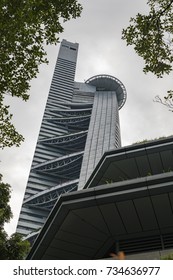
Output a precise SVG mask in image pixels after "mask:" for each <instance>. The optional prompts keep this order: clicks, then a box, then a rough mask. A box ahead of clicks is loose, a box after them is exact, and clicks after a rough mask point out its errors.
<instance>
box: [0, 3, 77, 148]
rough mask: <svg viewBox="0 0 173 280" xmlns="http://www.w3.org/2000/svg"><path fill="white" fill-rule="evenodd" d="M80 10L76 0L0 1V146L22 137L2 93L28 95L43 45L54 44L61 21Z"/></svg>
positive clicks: (43, 54) (42, 56)
mask: <svg viewBox="0 0 173 280" xmlns="http://www.w3.org/2000/svg"><path fill="white" fill-rule="evenodd" d="M81 11H82V7H81V5H80V4H79V3H78V1H77V0H50V1H47V0H20V1H19V0H1V1H0V36H1V42H0V49H1V51H0V73H1V78H0V147H1V148H3V147H5V146H12V145H19V144H20V142H21V141H22V140H23V137H22V136H21V135H20V134H19V133H18V132H17V131H16V129H15V127H14V126H13V125H12V124H11V119H12V115H11V114H10V113H9V106H5V105H4V104H3V100H4V95H5V94H9V95H11V96H16V97H20V98H22V99H23V100H25V101H26V100H27V99H28V98H29V95H28V90H29V88H30V81H31V79H33V78H35V77H36V75H37V73H38V66H39V65H40V64H41V63H48V61H47V59H46V52H45V50H44V44H56V43H57V42H58V41H59V38H58V34H59V33H62V32H63V26H62V23H63V22H65V21H68V20H70V19H71V18H77V17H79V16H80V14H81Z"/></svg>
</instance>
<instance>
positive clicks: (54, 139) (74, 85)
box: [17, 40, 126, 237]
mask: <svg viewBox="0 0 173 280" xmlns="http://www.w3.org/2000/svg"><path fill="white" fill-rule="evenodd" d="M77 52H78V44H77V43H71V42H68V41H66V40H63V41H62V43H61V46H60V50H59V55H58V59H57V62H56V66H55V70H54V75H53V78H52V83H51V87H50V91H49V95H48V99H47V103H46V108H45V112H44V116H43V120H42V124H41V128H40V132H39V137H38V141H37V145H36V150H35V154H34V158H33V162H32V166H31V170H30V175H29V179H28V183H27V187H26V191H25V195H24V199H23V203H22V208H21V213H20V217H19V221H18V226H17V232H19V233H21V234H22V235H24V236H30V237H32V236H33V237H34V236H35V235H37V234H38V231H39V230H40V229H41V228H42V226H43V225H44V223H45V221H46V219H47V217H48V215H49V213H50V211H51V210H52V208H53V207H54V205H55V203H56V201H57V200H58V198H59V197H60V196H61V194H63V193H66V192H71V191H74V190H78V189H79V190H81V189H82V188H83V187H84V185H85V183H86V181H87V180H88V178H89V177H90V175H91V174H92V171H93V170H94V168H95V166H96V165H97V163H98V162H99V160H100V158H101V156H102V155H103V154H104V152H105V151H108V150H111V149H114V148H118V147H120V146H121V139H120V126H119V113H118V110H119V109H120V108H121V107H122V106H123V105H124V103H125V100H126V90H125V87H124V86H123V84H122V83H121V82H120V81H119V80H118V79H117V78H115V77H112V76H110V75H97V76H94V77H92V78H90V79H88V80H87V81H86V82H85V83H79V82H74V77H75V70H76V61H77Z"/></svg>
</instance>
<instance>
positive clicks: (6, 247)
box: [0, 174, 30, 260]
mask: <svg viewBox="0 0 173 280" xmlns="http://www.w3.org/2000/svg"><path fill="white" fill-rule="evenodd" d="M10 192H11V187H10V185H9V184H5V183H3V182H2V175H1V174H0V260H20V259H24V257H25V256H26V254H27V252H28V251H29V247H30V244H29V242H28V241H26V240H25V241H24V240H22V237H21V235H20V234H18V233H14V234H12V236H11V237H8V235H7V233H6V232H5V230H4V224H5V223H7V222H9V221H10V219H11V218H12V212H11V208H10V206H9V200H10Z"/></svg>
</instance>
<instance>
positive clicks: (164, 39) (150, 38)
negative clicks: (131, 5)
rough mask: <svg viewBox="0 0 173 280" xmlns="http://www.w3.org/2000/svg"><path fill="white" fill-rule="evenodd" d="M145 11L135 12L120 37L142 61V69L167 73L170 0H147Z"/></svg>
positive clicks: (172, 34)
mask: <svg viewBox="0 0 173 280" xmlns="http://www.w3.org/2000/svg"><path fill="white" fill-rule="evenodd" d="M147 4H148V5H149V8H150V10H149V14H148V15H142V14H140V13H138V14H137V15H136V17H135V18H131V19H130V22H131V24H130V25H129V26H128V27H127V28H126V29H123V31H122V39H124V40H126V42H127V45H134V49H135V51H136V52H137V54H138V55H139V56H141V57H142V58H143V59H144V61H145V67H144V69H143V70H144V72H145V73H147V72H152V73H154V74H155V75H156V76H157V77H162V76H163V74H169V73H170V72H171V71H172V62H173V0H148V2H147Z"/></svg>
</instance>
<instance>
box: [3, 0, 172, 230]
mask: <svg viewBox="0 0 173 280" xmlns="http://www.w3.org/2000/svg"><path fill="white" fill-rule="evenodd" d="M146 2H147V0H140V1H139V0H129V1H128V0H81V1H80V3H81V4H82V5H83V12H82V15H81V18H79V19H76V20H71V21H70V22H68V23H65V24H64V28H65V29H64V32H63V34H61V35H60V39H61V40H62V39H66V40H68V41H71V42H78V43H79V54H78V63H77V72H76V81H79V82H83V81H84V80H86V79H88V78H90V77H92V76H94V75H97V74H110V75H113V76H115V77H116V78H118V79H119V80H121V82H122V83H123V84H124V85H125V87H126V90H127V101H126V103H125V105H124V107H123V108H122V109H121V110H120V124H121V138H122V145H123V146H125V145H130V144H132V143H134V142H137V141H140V140H143V139H153V138H157V137H161V136H169V135H171V134H173V133H172V118H173V113H171V112H169V111H168V109H167V108H166V107H164V106H162V105H160V104H158V103H155V102H153V99H154V97H155V96H156V95H157V94H159V95H160V96H164V93H165V92H166V91H167V90H169V89H171V88H172V89H173V85H172V79H171V75H170V76H169V77H168V76H167V77H166V76H165V77H164V78H163V79H157V78H156V77H154V75H152V74H148V75H145V74H144V73H143V71H142V68H143V61H142V59H141V58H139V57H138V56H137V55H136V53H135V51H134V50H133V47H127V46H126V43H125V41H122V40H121V32H122V29H123V28H124V27H126V26H127V25H128V23H129V18H130V17H131V16H135V15H136V14H137V13H138V12H142V13H143V12H146V11H147V6H146ZM58 50H59V45H57V46H51V47H47V52H48V59H49V61H50V62H49V65H44V66H41V67H40V73H39V75H38V77H37V78H36V79H35V80H33V81H32V83H31V90H30V100H29V101H28V102H24V101H21V100H19V99H17V98H10V97H9V98H8V100H7V101H8V102H10V104H11V111H12V112H13V113H14V124H15V126H16V127H17V129H18V130H19V131H20V133H22V134H23V135H24V137H25V142H24V143H23V144H22V145H21V147H19V148H5V149H4V150H3V151H2V152H1V162H0V169H1V171H0V172H1V173H2V174H3V177H4V178H3V179H4V181H5V182H6V183H9V184H10V185H11V186H12V188H13V191H12V198H11V207H12V211H13V214H14V218H13V220H12V221H11V223H10V224H8V225H7V226H6V230H7V232H8V233H9V234H11V233H13V232H14V231H15V229H16V224H17V220H18V216H19V211H20V208H21V204H22V199H23V195H24V191H25V187H26V183H27V179H28V175H29V170H30V166H31V161H32V158H33V154H34V150H35V145H36V141H37V137H38V133H39V128H40V124H41V119H42V116H43V111H44V107H45V104H46V100H47V96H48V91H49V87H50V83H51V78H52V75H53V71H54V66H55V62H56V58H57V55H58Z"/></svg>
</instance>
